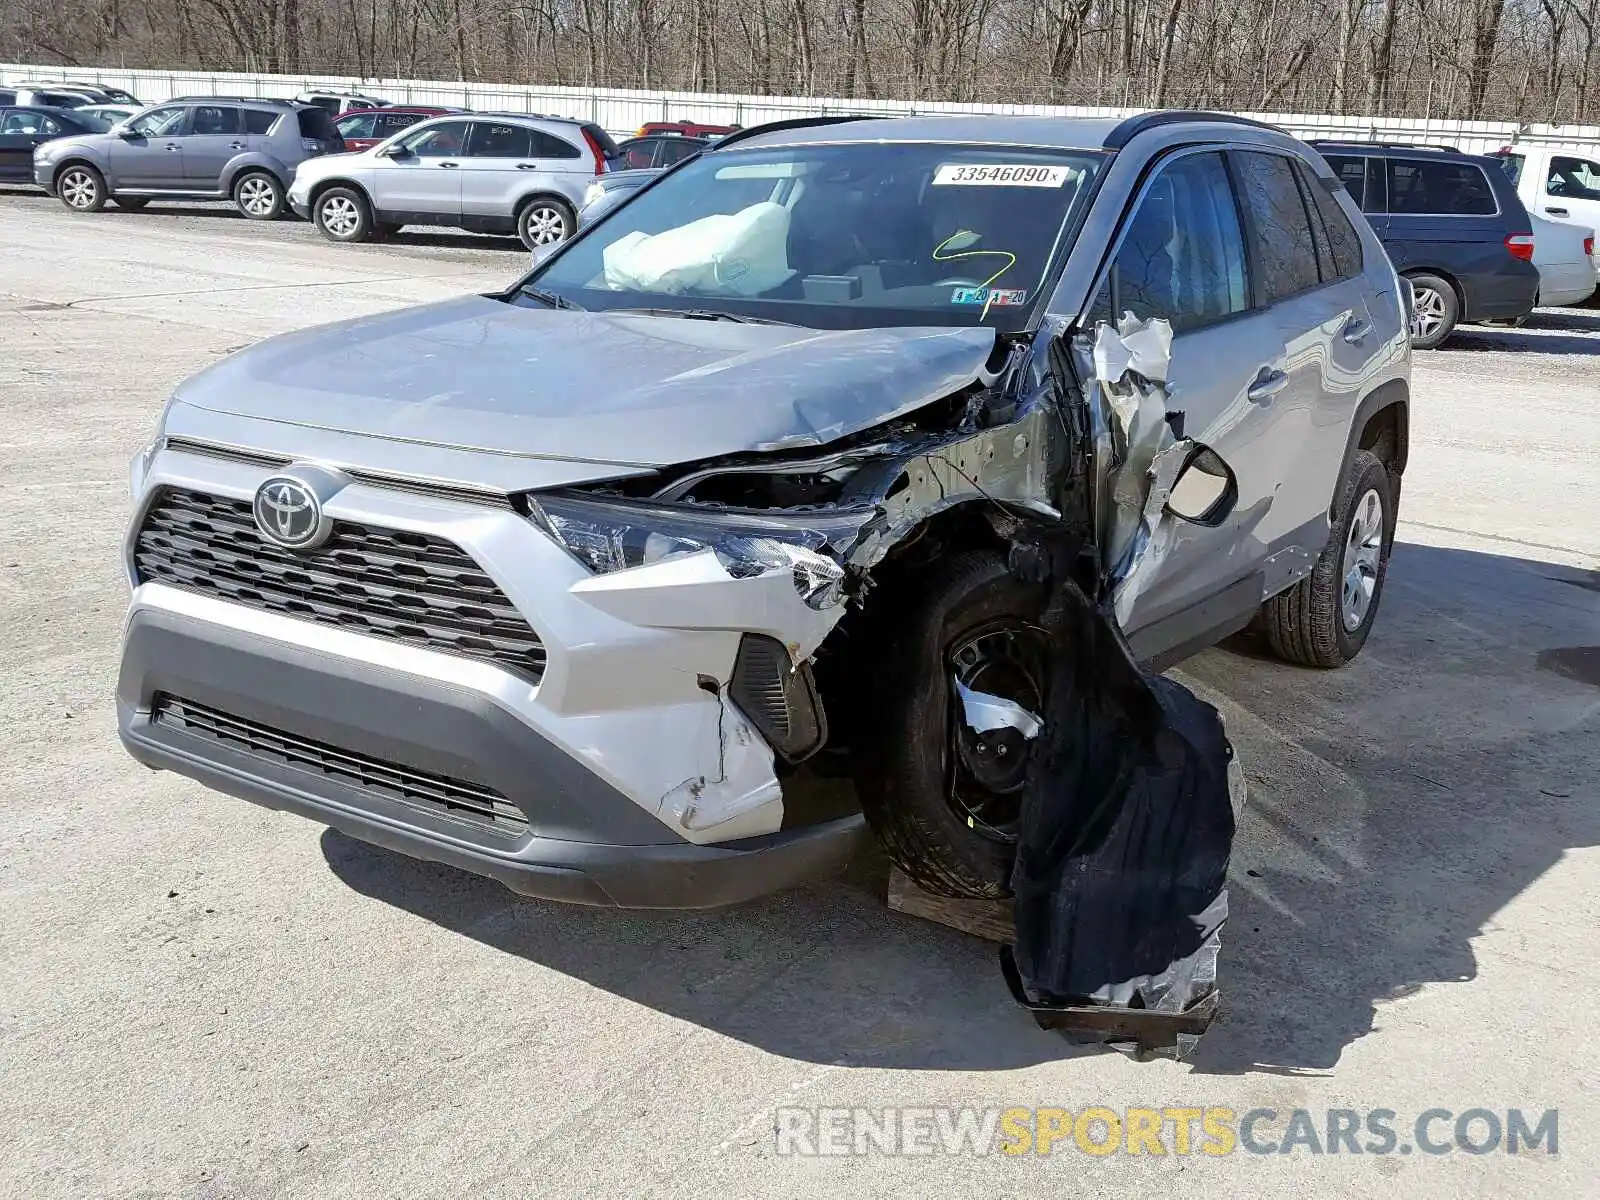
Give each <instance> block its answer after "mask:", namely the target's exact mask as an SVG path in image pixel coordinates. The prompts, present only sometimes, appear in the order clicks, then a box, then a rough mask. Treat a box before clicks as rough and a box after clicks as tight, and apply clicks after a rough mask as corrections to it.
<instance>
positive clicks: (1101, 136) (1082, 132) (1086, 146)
mask: <svg viewBox="0 0 1600 1200" xmlns="http://www.w3.org/2000/svg"><path fill="white" fill-rule="evenodd" d="M1217 125H1224V126H1228V127H1229V132H1230V134H1232V135H1234V136H1238V135H1240V134H1247V133H1248V132H1249V131H1251V130H1254V131H1259V132H1263V133H1272V134H1276V135H1278V136H1280V137H1289V136H1291V135H1289V134H1287V133H1285V131H1283V130H1281V129H1279V128H1277V127H1276V126H1272V125H1267V124H1264V123H1262V122H1259V121H1252V120H1249V119H1248V118H1244V117H1236V116H1233V115H1231V114H1228V113H1211V112H1191V111H1187V110H1168V111H1156V112H1146V113H1140V114H1138V115H1136V116H1132V117H1035V116H990V115H966V114H960V115H955V114H952V115H948V116H918V117H839V118H832V119H829V118H821V119H816V118H812V119H806V118H802V119H800V120H797V121H792V122H791V121H781V122H775V123H774V124H772V125H768V126H754V127H751V128H748V129H744V130H741V131H740V132H738V133H732V134H729V135H728V136H727V137H725V138H722V139H721V140H720V141H718V142H716V143H714V145H713V147H712V148H713V149H715V150H718V151H720V150H721V149H723V148H724V147H731V146H736V145H766V146H780V145H784V146H792V145H805V144H817V143H823V142H834V143H837V142H934V143H938V142H951V143H957V142H967V143H973V142H977V143H983V142H990V143H994V144H996V145H1006V146H1040V147H1045V148H1048V149H1060V150H1119V149H1121V148H1122V147H1123V146H1126V145H1127V144H1128V143H1129V142H1130V141H1131V140H1132V139H1133V138H1134V137H1135V136H1137V135H1139V134H1143V133H1148V132H1151V131H1155V130H1167V131H1170V133H1171V134H1173V135H1176V136H1175V137H1174V139H1173V140H1178V139H1180V138H1182V137H1183V136H1184V135H1185V134H1186V133H1198V132H1200V131H1201V130H1202V129H1205V130H1207V132H1208V135H1209V136H1216V133H1215V131H1214V130H1213V129H1211V128H1210V127H1214V126H1217Z"/></svg>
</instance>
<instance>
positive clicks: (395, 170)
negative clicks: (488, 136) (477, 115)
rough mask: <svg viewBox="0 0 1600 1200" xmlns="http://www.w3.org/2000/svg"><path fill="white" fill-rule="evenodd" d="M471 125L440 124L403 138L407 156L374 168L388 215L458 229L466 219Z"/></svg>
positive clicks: (378, 198) (375, 192) (380, 162)
mask: <svg viewBox="0 0 1600 1200" xmlns="http://www.w3.org/2000/svg"><path fill="white" fill-rule="evenodd" d="M470 132H471V128H470V124H469V122H467V121H441V122H439V123H438V124H433V125H428V126H426V127H424V128H422V129H419V130H417V131H416V132H414V133H411V134H408V135H406V136H405V137H403V138H401V139H400V141H399V142H398V143H396V145H397V146H403V147H405V149H406V150H407V151H408V153H406V154H403V155H401V156H399V157H395V158H380V159H378V160H377V162H375V163H374V164H373V172H372V185H373V186H372V190H373V199H374V201H376V203H377V207H378V209H379V210H380V211H381V212H383V213H386V214H391V215H394V216H397V217H398V216H400V215H402V214H404V215H405V216H406V219H407V221H408V223H410V224H426V223H427V219H428V218H429V217H435V218H438V220H439V223H440V224H444V225H455V224H457V223H458V222H459V221H460V219H461V163H462V161H463V159H464V158H465V150H466V145H467V137H468V135H469V133H470Z"/></svg>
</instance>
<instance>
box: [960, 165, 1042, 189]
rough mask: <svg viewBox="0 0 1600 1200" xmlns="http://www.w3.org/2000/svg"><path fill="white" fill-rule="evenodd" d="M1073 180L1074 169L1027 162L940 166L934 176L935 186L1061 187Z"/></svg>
mask: <svg viewBox="0 0 1600 1200" xmlns="http://www.w3.org/2000/svg"><path fill="white" fill-rule="evenodd" d="M1071 178H1072V168H1071V167H1041V166H1037V165H1033V166H1030V165H1028V164H1027V163H986V164H984V165H982V166H974V165H972V164H970V163H940V164H939V169H938V170H937V171H935V172H934V173H933V183H934V186H935V187H949V186H952V185H966V186H968V187H1048V188H1058V187H1060V186H1062V185H1063V184H1064V183H1066V182H1067V180H1069V179H1071Z"/></svg>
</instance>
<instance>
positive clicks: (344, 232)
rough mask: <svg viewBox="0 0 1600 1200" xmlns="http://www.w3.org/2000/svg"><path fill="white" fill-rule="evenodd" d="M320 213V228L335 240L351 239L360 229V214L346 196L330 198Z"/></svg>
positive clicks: (353, 202)
mask: <svg viewBox="0 0 1600 1200" xmlns="http://www.w3.org/2000/svg"><path fill="white" fill-rule="evenodd" d="M320 212H321V215H322V227H323V228H324V229H326V230H327V231H328V232H329V233H331V234H332V235H333V236H334V237H336V238H347V237H352V236H353V235H354V234H355V232H356V230H358V229H360V228H361V212H360V210H359V209H357V208H356V204H355V201H354V200H351V199H350V198H349V197H347V196H330V197H329V198H328V199H326V200H324V201H323V202H322V207H321V209H320Z"/></svg>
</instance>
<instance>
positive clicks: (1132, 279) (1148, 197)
mask: <svg viewBox="0 0 1600 1200" xmlns="http://www.w3.org/2000/svg"><path fill="white" fill-rule="evenodd" d="M1250 275H1251V272H1250V260H1249V256H1248V253H1247V250H1246V243H1245V226H1244V224H1243V221H1242V218H1241V215H1240V212H1239V207H1238V204H1237V201H1236V199H1235V195H1234V189H1233V185H1232V182H1231V179H1230V175H1229V172H1228V170H1227V167H1226V164H1225V162H1224V159H1223V155H1222V153H1221V152H1219V151H1215V150H1207V151H1200V152H1192V151H1191V152H1183V153H1180V154H1179V155H1178V156H1177V157H1175V158H1172V159H1169V160H1168V161H1167V162H1166V163H1165V165H1163V166H1162V167H1161V168H1160V169H1159V170H1158V172H1157V173H1156V175H1155V176H1154V177H1153V178H1152V179H1151V180H1150V181H1149V182H1148V183H1146V184H1145V186H1144V188H1143V190H1142V191H1141V193H1140V197H1139V199H1138V201H1137V204H1136V207H1135V209H1134V210H1133V212H1132V214H1131V215H1130V217H1129V218H1128V219H1127V220H1126V221H1125V223H1124V231H1123V233H1122V235H1121V240H1120V243H1119V246H1118V250H1117V254H1116V258H1115V260H1114V261H1113V265H1112V269H1111V272H1110V277H1109V278H1108V280H1107V281H1106V286H1105V287H1103V288H1102V296H1101V299H1100V300H1099V301H1097V303H1096V308H1097V309H1098V310H1099V311H1100V313H1101V314H1116V315H1118V316H1120V315H1121V314H1123V313H1125V312H1131V313H1133V315H1134V316H1135V317H1138V318H1140V319H1148V318H1151V317H1163V318H1165V319H1166V320H1168V321H1170V322H1171V323H1172V330H1173V340H1172V358H1171V362H1170V364H1169V367H1168V371H1167V387H1168V391H1169V396H1170V398H1169V406H1170V409H1171V411H1173V412H1181V413H1182V414H1183V431H1184V433H1185V434H1186V435H1187V436H1188V437H1192V438H1194V439H1196V440H1197V441H1200V442H1204V443H1205V444H1207V445H1209V446H1211V447H1212V448H1213V449H1214V450H1215V451H1216V452H1217V453H1218V454H1220V455H1221V456H1222V457H1223V458H1224V459H1225V460H1226V461H1227V462H1228V464H1229V465H1230V466H1231V467H1232V468H1233V470H1234V472H1235V474H1236V475H1237V477H1238V485H1239V500H1238V504H1237V505H1236V506H1235V508H1234V511H1233V513H1232V515H1230V516H1229V517H1228V518H1227V520H1225V521H1224V522H1223V524H1222V525H1221V526H1220V527H1219V528H1215V529H1207V528H1204V527H1202V526H1199V525H1191V524H1188V523H1186V522H1181V521H1180V522H1177V523H1176V529H1175V531H1174V540H1173V542H1172V544H1171V546H1170V549H1169V550H1168V552H1167V554H1166V557H1165V558H1164V559H1162V560H1161V561H1160V562H1156V563H1152V564H1150V565H1149V566H1148V567H1147V568H1145V569H1144V583H1143V586H1142V588H1141V590H1140V593H1139V597H1138V599H1137V601H1136V602H1135V606H1134V610H1133V612H1132V613H1131V614H1130V615H1129V620H1128V622H1127V627H1128V631H1129V633H1130V634H1132V633H1136V632H1137V631H1138V630H1139V629H1140V628H1143V627H1145V626H1148V625H1150V624H1152V623H1154V622H1156V621H1160V620H1162V619H1164V618H1166V617H1169V616H1173V615H1174V614H1176V613H1178V612H1181V611H1182V610H1185V609H1192V608H1194V607H1195V606H1197V605H1200V604H1201V603H1202V602H1204V601H1213V602H1216V600H1217V597H1218V596H1219V593H1222V592H1224V591H1225V590H1227V589H1228V588H1229V587H1230V585H1235V584H1239V585H1241V590H1242V593H1243V595H1242V598H1239V599H1238V601H1237V602H1238V604H1239V605H1240V606H1244V605H1253V604H1254V603H1256V602H1257V601H1259V599H1260V595H1259V583H1258V582H1256V581H1255V580H1254V577H1255V576H1256V574H1257V572H1259V571H1260V570H1261V568H1262V562H1263V560H1264V559H1265V556H1266V549H1265V543H1264V542H1263V541H1262V539H1261V537H1260V535H1259V533H1258V527H1260V526H1261V525H1262V523H1263V522H1265V521H1266V520H1267V519H1268V515H1269V512H1270V510H1271V508H1272V505H1273V503H1274V501H1275V500H1276V493H1277V481H1278V480H1279V479H1280V478H1281V474H1280V472H1281V470H1282V466H1281V464H1279V463H1277V462H1275V461H1273V457H1272V455H1273V451H1274V450H1275V449H1276V448H1279V447H1280V446H1281V443H1282V441H1283V439H1282V438H1281V437H1280V436H1279V435H1278V432H1277V430H1276V426H1277V425H1278V424H1279V423H1280V420H1281V417H1282V414H1283V409H1282V408H1281V407H1278V406H1275V405H1274V404H1272V403H1264V402H1263V399H1266V400H1270V399H1272V398H1273V397H1274V396H1276V395H1277V394H1278V393H1279V392H1280V391H1281V390H1282V387H1283V384H1284V383H1286V382H1287V372H1286V355H1285V352H1284V344H1283V338H1282V334H1281V332H1280V329H1279V324H1278V320H1277V317H1276V315H1275V314H1274V313H1273V312H1272V311H1271V310H1270V309H1266V308H1258V307H1254V306H1253V304H1252V286H1251V277H1250ZM1252 588H1254V589H1255V590H1254V591H1252ZM1233 603H1234V600H1233V598H1230V599H1229V600H1228V601H1227V602H1226V604H1228V605H1232V604H1233ZM1228 615H1231V614H1230V613H1224V614H1222V617H1221V618H1219V620H1220V619H1225V618H1226V617H1227V616H1228Z"/></svg>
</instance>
